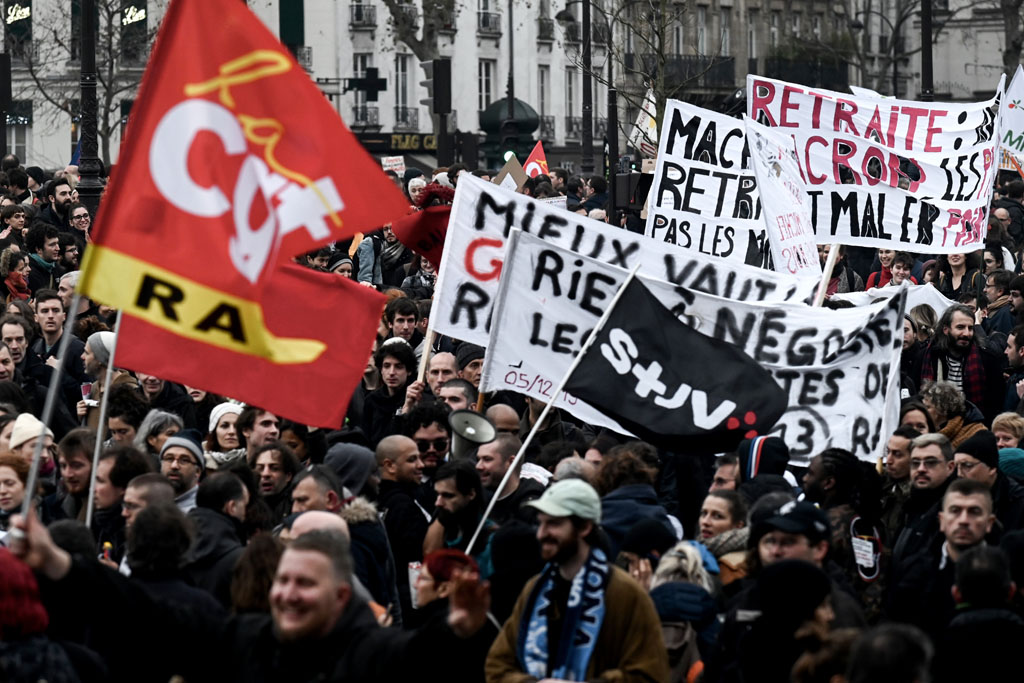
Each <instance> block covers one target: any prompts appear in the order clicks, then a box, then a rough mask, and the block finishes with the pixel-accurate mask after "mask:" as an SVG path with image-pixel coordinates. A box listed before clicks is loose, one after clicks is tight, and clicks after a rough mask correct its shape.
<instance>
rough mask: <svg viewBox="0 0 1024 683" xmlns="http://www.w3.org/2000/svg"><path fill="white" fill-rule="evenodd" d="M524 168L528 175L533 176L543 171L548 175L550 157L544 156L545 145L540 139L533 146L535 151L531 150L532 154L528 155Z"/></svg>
mask: <svg viewBox="0 0 1024 683" xmlns="http://www.w3.org/2000/svg"><path fill="white" fill-rule="evenodd" d="M523 170H524V171H526V175H528V176H530V177H531V178H533V177H534V176H538V175H540V174H541V173H543V174H545V175H547V172H548V158H547V157H546V156H544V145H543V144H541V141H540V140H538V141H537V144H536V145H534V146H533V151H532V152H530V156H528V157H526V163H525V164H523Z"/></svg>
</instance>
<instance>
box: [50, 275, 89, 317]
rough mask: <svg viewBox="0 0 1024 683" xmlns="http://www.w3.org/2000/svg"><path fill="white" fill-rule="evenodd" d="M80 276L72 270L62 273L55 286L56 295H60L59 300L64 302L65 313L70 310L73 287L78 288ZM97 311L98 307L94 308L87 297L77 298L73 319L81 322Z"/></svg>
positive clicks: (73, 293) (73, 292)
mask: <svg viewBox="0 0 1024 683" xmlns="http://www.w3.org/2000/svg"><path fill="white" fill-rule="evenodd" d="M81 276H82V271H80V270H72V271H69V272H67V273H64V274H63V275H61V277H60V282H59V283H58V284H57V294H59V295H60V300H61V301H63V302H64V310H65V311H68V310H70V309H71V302H72V300H73V299H74V295H75V287H77V286H78V280H79V278H80V277H81ZM98 309H99V307H98V306H96V305H95V304H94V303H93V302H92V300H91V299H89V297H87V296H81V297H78V313H77V314H76V315H75V317H76V318H78V319H79V320H81V319H82V318H84V317H85V316H87V315H96V312H97V310H98Z"/></svg>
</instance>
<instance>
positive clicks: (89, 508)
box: [85, 311, 121, 528]
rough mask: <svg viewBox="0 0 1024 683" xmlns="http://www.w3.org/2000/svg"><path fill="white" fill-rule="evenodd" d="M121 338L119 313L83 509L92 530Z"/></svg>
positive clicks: (87, 524) (104, 384)
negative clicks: (104, 435) (98, 475)
mask: <svg viewBox="0 0 1024 683" xmlns="http://www.w3.org/2000/svg"><path fill="white" fill-rule="evenodd" d="M120 338H121V311H118V312H117V320H116V322H114V341H113V342H112V343H111V345H110V358H109V359H108V360H107V374H106V378H105V379H104V380H103V398H101V399H100V422H99V425H98V426H97V427H96V446H95V447H94V448H93V452H92V473H90V474H89V502H88V504H87V505H86V508H85V526H87V527H89V528H92V512H93V508H94V507H95V504H96V501H95V500H93V496H94V495H95V494H96V468H97V467H99V464H100V453H102V452H103V430H104V428H105V427H106V425H107V404H108V403H109V402H110V383H111V382H113V381H114V358H115V357H116V355H117V340H118V339H120Z"/></svg>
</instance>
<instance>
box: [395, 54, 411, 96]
mask: <svg viewBox="0 0 1024 683" xmlns="http://www.w3.org/2000/svg"><path fill="white" fill-rule="evenodd" d="M410 63H411V59H410V57H409V55H403V54H397V55H395V106H396V107H408V106H409V64H410Z"/></svg>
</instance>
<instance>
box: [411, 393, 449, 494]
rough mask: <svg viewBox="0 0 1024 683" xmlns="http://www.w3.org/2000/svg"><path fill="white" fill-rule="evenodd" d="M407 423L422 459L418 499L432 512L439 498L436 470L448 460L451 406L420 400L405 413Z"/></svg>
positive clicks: (417, 490)
mask: <svg viewBox="0 0 1024 683" xmlns="http://www.w3.org/2000/svg"><path fill="white" fill-rule="evenodd" d="M404 426H405V428H404V430H403V432H404V434H405V435H406V436H408V437H409V438H410V439H412V440H413V441H414V442H416V448H418V449H419V452H420V459H421V460H422V461H423V477H422V480H421V482H420V485H419V486H418V487H417V489H416V500H417V502H419V504H420V505H421V506H422V507H423V508H424V509H425V510H426V511H427V512H428V513H433V511H434V501H435V500H436V499H437V494H436V493H435V492H434V473H435V472H436V471H437V468H438V467H440V466H441V464H443V463H444V462H445V461H447V460H448V449H449V448H450V446H451V435H450V434H449V431H448V429H449V427H448V408H447V407H445V405H444V404H443V403H441V402H440V401H425V402H423V403H420V404H419V405H417V406H415V407H414V408H413V409H412V410H410V411H409V412H408V413H407V414H406V416H405V423H404Z"/></svg>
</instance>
